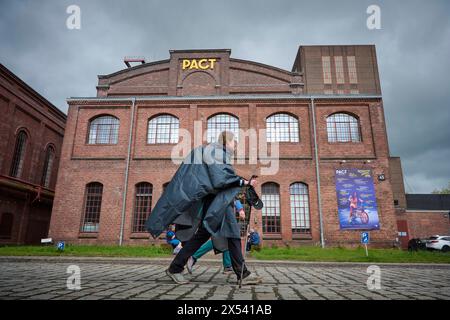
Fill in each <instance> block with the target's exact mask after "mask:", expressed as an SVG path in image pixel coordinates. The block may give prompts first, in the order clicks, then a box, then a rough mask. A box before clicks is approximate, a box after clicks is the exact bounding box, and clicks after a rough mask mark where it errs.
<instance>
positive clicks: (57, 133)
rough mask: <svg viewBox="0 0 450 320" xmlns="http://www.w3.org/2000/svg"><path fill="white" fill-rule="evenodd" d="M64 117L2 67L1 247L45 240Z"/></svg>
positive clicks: (0, 87) (0, 109)
mask: <svg viewBox="0 0 450 320" xmlns="http://www.w3.org/2000/svg"><path fill="white" fill-rule="evenodd" d="M65 125H66V115H65V114H64V113H63V112H61V111H60V110H59V109H58V108H57V107H55V106H54V105H53V104H51V103H50V102H49V101H47V100H46V99H45V98H43V97H42V96H41V95H40V94H39V93H37V92H36V91H34V90H33V89H32V88H31V87H30V86H28V85H27V84H26V83H25V82H23V81H22V80H21V79H19V78H18V77H17V76H16V75H14V74H13V73H12V72H11V71H10V70H8V69H7V68H6V67H5V66H3V65H2V64H0V244H37V243H40V240H41V239H42V238H45V237H47V234H48V229H49V225H50V216H51V212H52V206H53V199H54V196H55V185H56V178H57V173H58V167H59V163H60V154H61V147H62V142H63V138H64V128H65Z"/></svg>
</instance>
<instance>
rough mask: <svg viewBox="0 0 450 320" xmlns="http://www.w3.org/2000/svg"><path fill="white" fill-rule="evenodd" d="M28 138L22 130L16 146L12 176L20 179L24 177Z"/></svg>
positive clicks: (18, 135)
mask: <svg viewBox="0 0 450 320" xmlns="http://www.w3.org/2000/svg"><path fill="white" fill-rule="evenodd" d="M27 140H28V136H27V134H26V133H25V131H23V130H21V131H19V133H18V134H17V138H16V146H15V148H14V155H13V161H12V166H11V171H10V174H9V175H10V176H12V177H15V178H20V177H21V176H22V170H23V162H24V159H25V151H26V148H27Z"/></svg>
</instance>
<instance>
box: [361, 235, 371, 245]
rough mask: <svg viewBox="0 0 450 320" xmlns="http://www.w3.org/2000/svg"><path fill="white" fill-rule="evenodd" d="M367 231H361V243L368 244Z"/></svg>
mask: <svg viewBox="0 0 450 320" xmlns="http://www.w3.org/2000/svg"><path fill="white" fill-rule="evenodd" d="M369 239H370V237H369V232H361V243H362V244H369Z"/></svg>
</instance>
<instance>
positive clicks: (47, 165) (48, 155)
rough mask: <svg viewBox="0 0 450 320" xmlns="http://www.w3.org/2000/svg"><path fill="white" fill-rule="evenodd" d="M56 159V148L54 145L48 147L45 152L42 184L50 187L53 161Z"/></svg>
mask: <svg viewBox="0 0 450 320" xmlns="http://www.w3.org/2000/svg"><path fill="white" fill-rule="evenodd" d="M54 160H55V149H54V148H53V147H52V146H48V147H47V151H46V152H45V162H44V170H43V171H42V178H41V185H43V186H44V187H46V188H48V187H49V186H50V180H51V178H52V169H53V162H54Z"/></svg>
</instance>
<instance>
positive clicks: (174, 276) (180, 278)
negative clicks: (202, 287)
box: [166, 269, 189, 284]
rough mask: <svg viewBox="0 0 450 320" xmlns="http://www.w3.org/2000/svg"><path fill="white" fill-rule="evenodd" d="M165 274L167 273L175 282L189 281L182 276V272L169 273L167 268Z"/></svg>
mask: <svg viewBox="0 0 450 320" xmlns="http://www.w3.org/2000/svg"><path fill="white" fill-rule="evenodd" d="M166 274H167V275H168V276H169V277H170V278H171V279H172V280H173V281H175V282H176V283H178V284H186V283H189V280H186V279H185V278H184V277H183V274H182V273H170V272H169V269H167V270H166Z"/></svg>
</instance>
